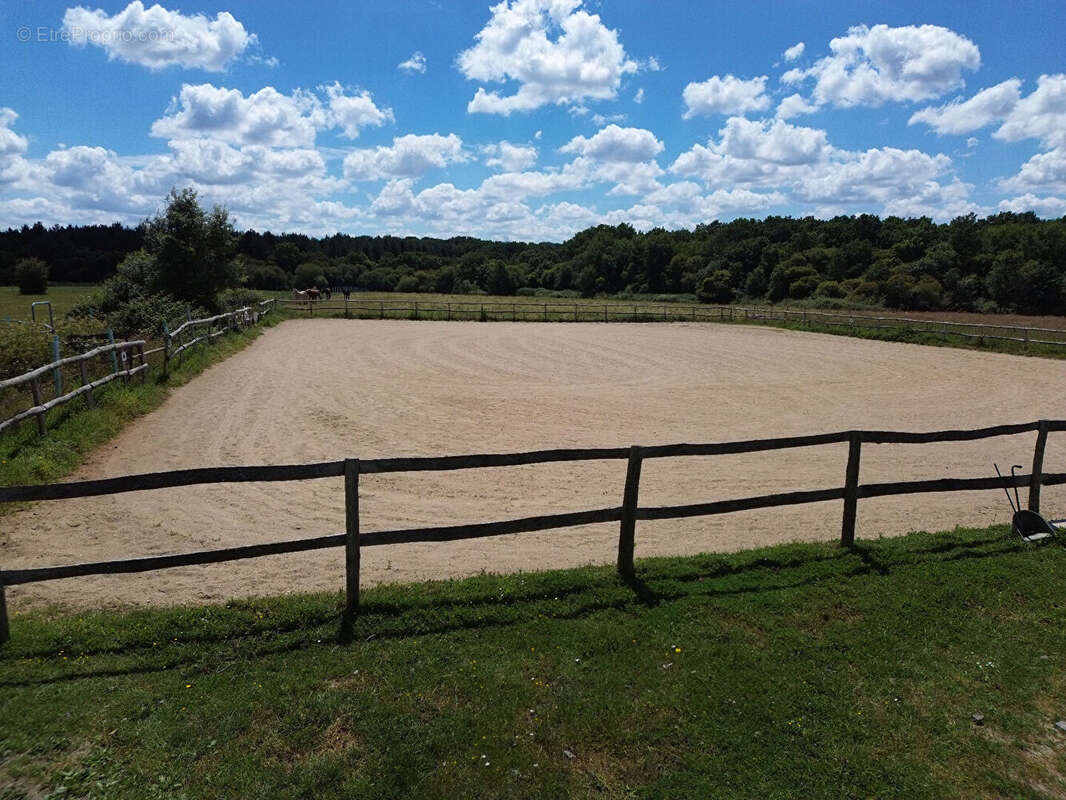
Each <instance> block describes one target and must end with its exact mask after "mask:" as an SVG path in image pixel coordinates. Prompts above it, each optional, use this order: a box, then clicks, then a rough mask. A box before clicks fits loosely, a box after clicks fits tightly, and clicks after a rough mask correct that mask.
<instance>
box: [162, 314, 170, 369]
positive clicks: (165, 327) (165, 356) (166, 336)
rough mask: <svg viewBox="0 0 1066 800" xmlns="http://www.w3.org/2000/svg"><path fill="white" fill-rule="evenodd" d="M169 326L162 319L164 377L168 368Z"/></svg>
mask: <svg viewBox="0 0 1066 800" xmlns="http://www.w3.org/2000/svg"><path fill="white" fill-rule="evenodd" d="M170 342H171V339H170V326H169V325H167V321H166V320H163V377H164V378H165V377H166V376H167V374H168V372H169V369H170Z"/></svg>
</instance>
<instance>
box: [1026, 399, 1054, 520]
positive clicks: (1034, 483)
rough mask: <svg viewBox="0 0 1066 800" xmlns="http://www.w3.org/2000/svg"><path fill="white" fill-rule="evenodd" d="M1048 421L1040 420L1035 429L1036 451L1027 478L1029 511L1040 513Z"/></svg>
mask: <svg viewBox="0 0 1066 800" xmlns="http://www.w3.org/2000/svg"><path fill="white" fill-rule="evenodd" d="M1048 427H1049V425H1048V421H1047V420H1046V419H1042V420H1040V427H1039V428H1038V429H1037V435H1036V449H1035V450H1034V451H1033V470H1032V476H1031V477H1030V478H1029V510H1030V511H1035V512H1036V513H1037V514H1039V513H1040V478H1041V476H1042V474H1043V472H1044V448H1045V447H1047V433H1048Z"/></svg>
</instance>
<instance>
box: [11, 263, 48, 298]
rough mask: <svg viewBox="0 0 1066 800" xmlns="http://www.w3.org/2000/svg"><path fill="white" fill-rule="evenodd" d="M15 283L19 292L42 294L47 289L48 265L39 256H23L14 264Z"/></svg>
mask: <svg viewBox="0 0 1066 800" xmlns="http://www.w3.org/2000/svg"><path fill="white" fill-rule="evenodd" d="M15 283H16V284H17V285H18V287H19V294H44V293H45V292H47V291H48V265H47V264H45V263H44V262H43V261H41V259H39V258H24V259H22V260H21V261H19V262H18V263H17V264H16V265H15Z"/></svg>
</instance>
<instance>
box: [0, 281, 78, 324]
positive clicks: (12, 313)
mask: <svg viewBox="0 0 1066 800" xmlns="http://www.w3.org/2000/svg"><path fill="white" fill-rule="evenodd" d="M98 288H99V284H91V283H89V284H75V285H56V286H49V287H48V293H47V294H19V290H18V287H17V286H0V319H3V318H5V317H11V319H30V316H31V315H30V304H31V303H34V302H36V301H38V300H48V301H49V302H51V304H52V313H53V314H54V315H55V318H56V319H57V320H58V319H59V318H60V317H61V316H62V315H64V314H66V313H67V312H68V311H70V309H72V308H73V307H74V306H75V305H76V304H78V303H79V302H81V301H82V300H83V299H84V298H86V297H88V296H89V295H91V294H92V293H93V292H94V291H95V290H96V289H98ZM37 321H38V322H42V321H43V322H48V309H47V308H43V307H41V308H38V309H37Z"/></svg>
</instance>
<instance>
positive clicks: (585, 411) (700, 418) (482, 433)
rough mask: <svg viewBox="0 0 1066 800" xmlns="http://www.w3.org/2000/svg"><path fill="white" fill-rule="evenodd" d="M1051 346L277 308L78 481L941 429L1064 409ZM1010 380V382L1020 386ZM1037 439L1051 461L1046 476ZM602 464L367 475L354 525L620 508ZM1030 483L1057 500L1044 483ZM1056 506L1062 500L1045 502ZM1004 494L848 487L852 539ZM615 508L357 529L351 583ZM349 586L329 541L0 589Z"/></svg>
mask: <svg viewBox="0 0 1066 800" xmlns="http://www.w3.org/2000/svg"><path fill="white" fill-rule="evenodd" d="M1063 383H1066V381H1064V380H1063V379H1062V378H1060V377H1059V375H1058V371H1057V370H1055V369H1054V363H1053V362H1046V361H1043V360H1040V359H1021V358H1015V357H1009V356H1002V355H997V354H987V353H972V352H963V351H957V350H948V349H942V348H923V347H915V346H909V345H899V344H890V343H882V342H869V341H860V340H852V339H842V338H840V337H830V336H820V335H812V334H797V333H791V332H785V331H780V330H772V329H754V328H735V327H727V326H718V325H611V326H603V325H585V324H580V325H568V326H544V325H535V324H525V325H523V324H509V323H500V324H493V325H479V324H478V323H432V322H420V323H411V322H402V321H384V322H379V321H347V322H346V321H339V320H296V321H290V322H286V323H284V324H282V325H281V326H279V327H277V328H275V329H273V330H271V331H270V332H268V333H266V334H265V335H264V336H263V337H262V338H261V339H260V340H258V341H257V342H255V343H254V344H253V345H252V346H251V347H249V348H248V349H247V350H246V351H244V352H242V353H240V354H239V355H237V356H234V357H233V358H231V359H230V360H228V361H227V362H226V363H225V364H222V365H219V366H216V367H214V368H212V369H211V370H209V371H208V372H207V373H205V374H204V375H202V376H201V377H199V378H197V379H196V380H194V381H193V382H191V383H190V384H189V385H187V386H185V387H182V388H181V389H179V390H177V391H175V392H174V394H173V395H172V397H171V398H170V399H169V400H168V401H167V403H166V404H165V405H164V406H163V408H161V409H160V410H159V411H157V412H155V413H154V414H152V415H151V416H149V417H147V418H145V419H143V420H141V421H140V422H138V423H136V424H134V425H133V426H131V427H130V428H129V429H127V430H126V431H125V432H124V433H123V434H122V435H121V436H120V437H119V438H118V439H116V440H115V442H114V443H113V445H112V447H111V448H109V449H107V450H105V451H102V452H100V453H99V454H98V455H97V457H95V458H94V459H93V461H92V463H90V464H89V465H87V466H86V467H85V468H84V469H82V470H81V471H80V472H79V473H78V474H77V475H75V476H74V478H75V479H83V478H92V477H105V476H112V475H121V474H129V473H136V472H150V471H157V470H160V469H176V468H185V467H189V468H191V467H200V466H215V465H225V464H231V465H247V464H256V463H307V462H311V461H322V460H336V459H338V458H344V457H360V458H374V457H379V458H380V457H394V456H399V455H454V454H462V453H469V452H509V451H518V450H535V449H548V448H555V447H603V446H627V445H629V444H644V445H649V444H663V443H672V442H679V441H690V442H691V441H697V442H714V441H732V440H738V439H754V438H767V437H773V436H784V435H802V434H810V433H822V432H826V431H832V430H841V429H850V428H866V429H885V430H893V429H895V430H937V429H944V428H955V427H980V426H984V425H995V424H1003V423H1009V422H1028V421H1030V420H1032V419H1036V418H1040V417H1045V418H1053V417H1057V416H1059V415H1060V409H1059V407H1058V404H1057V402H1056V398H1057V397H1058V396H1060V395H1061V393H1062V389H1063V388H1064V387H1063ZM1023 385H1024V386H1025V387H1026V392H1025V393H1024V395H1023V394H1020V393H1019V392H1018V391H1017V390H1016V387H1018V386H1023ZM1032 445H1033V442H1032V439H1031V437H1027V436H1026V437H1012V438H1003V439H996V440H991V441H985V442H974V443H962V444H951V445H912V446H896V445H891V446H889V445H885V446H870V447H865V448H864V449H863V471H862V480H863V482H874V481H886V482H887V481H899V480H906V479H934V478H941V477H945V476H951V477H980V476H986V475H989V474H991V463H990V462H991V461H992V460H998V461H999V462H1000V463H1001V464H1010V463H1022V464H1028V463H1029V462H1030V461H1031V458H1032ZM1063 452H1064V450H1063V447H1062V442H1061V441H1059V438H1058V437H1057V436H1056V435H1055V434H1052V438H1051V439H1050V440H1049V446H1048V453H1047V458H1046V463H1045V469H1046V470H1047V471H1049V472H1050V471H1060V470H1061V469H1062V464H1063V461H1064V459H1063V457H1062V456H1063ZM846 459H847V445H846V444H845V445H840V446H836V445H835V446H827V447H820V448H805V449H803V450H798V451H785V452H779V453H770V454H766V453H763V454H749V455H745V456H727V457H714V458H685V459H666V460H662V461H659V462H656V463H655V464H651V463H648V464H646V465H645V471H644V474H643V476H642V482H641V504H642V505H676V504H684V503H696V502H704V501H710V500H721V499H729V498H735V497H744V496H748V495H753V494H769V493H773V492H780V491H790V490H801V489H813V488H825V487H831V486H840V485H841V484H842V477H843V472H844V464H845V462H846ZM624 475H625V470H624V466H623V465H620V464H619V463H617V462H610V463H592V462H590V463H581V464H568V465H543V466H529V467H512V468H501V469H495V470H478V471H466V472H453V473H440V474H428V473H422V474H408V475H381V476H366V477H364V479H363V482H362V485H361V490H362V497H361V512H362V519H363V531H364V532H369V531H373V530H375V529H376V530H382V529H389V528H402V527H418V526H430V525H445V524H460V523H465V522H482V521H492V520H498V519H505V518H512V517H520V516H532V515H536V514H545V513H559V512H562V511H570V510H580V509H586V508H600V507H604V506H615V505H618V503H619V501H620V499H621V495H622V483H623V480H624ZM1064 496H1066V495H1063V493H1062V490H1061V489H1059V488H1047V489H1045V494H1044V506H1045V508H1047V509H1049V511H1050V512H1051V513H1052V515H1054V513H1055V507H1056V503H1061V502H1062V499H1063V497H1064ZM342 498H343V492H342V488H341V486H340V482H339V481H337V480H333V479H330V480H320V481H311V482H305V483H300V484H270V485H268V484H241V485H226V486H198V487H186V488H182V489H170V490H163V491H153V492H142V493H136V494H132V495H125V496H122V497H121V498H100V499H91V500H78V501H59V502H56V503H50V504H47V505H38V506H36V507H34V508H32V509H30V510H27V511H24V512H19V513H18V514H16V515H14V516H13V517H11V518H10V524H9V525H8V526H6V527H7V529H8V530H9V531H10V534H9V536H10V540H9V545H8V547H7V548H6V553H7V554H6V555H5V563H4V567H5V568H8V569H11V568H19V567H27V566H43V565H47V564H55V563H73V562H78V561H89V560H105V559H110V558H128V557H131V556H137V555H154V554H161V553H174V552H183V551H188V550H200V549H209V548H211V547H225V546H234V545H242V544H253V543H258V542H266V541H275V540H281V539H286V538H304V537H308V536H314V535H322V534H326V533H336V532H339V531H342V530H343V529H344V514H343V500H342ZM1060 507H1061V506H1060ZM1005 509H1006V503H1005V500H1004V499H1003V498H1002V494H1001V493H997V492H995V491H992V492H987V491H986V492H967V493H959V494H952V495H921V496H913V497H903V498H881V499H876V500H864V501H862V503H861V504H860V513H859V533H858V535H859V538H860V539H862V538H870V537H874V536H878V535H881V534H899V533H903V532H906V531H907V530H912V529H915V528H950V527H952V526H954V525H955V524H966V525H985V524H989V523H990V522H994V521H997V520H1003V519H1005V518H1006V517H1007V514H1006V512H1005ZM839 531H840V503H839V502H830V503H821V504H816V505H811V506H803V507H796V508H788V509H778V510H771V511H762V512H745V513H742V514H735V515H729V516H725V517H717V518H702V519H690V520H682V521H676V520H675V521H662V522H641V523H639V524H638V526H637V535H636V546H637V556H638V558H640V557H643V556H647V555H655V554H677V553H697V552H706V551H713V550H719V551H720V550H732V549H739V548H745V547H752V546H760V545H764V544H767V543H772V542H780V541H788V540H791V539H795V538H814V539H833V538H835V537H837V536H839ZM616 543H617V525H616V524H609V525H599V526H588V527H585V528H577V529H567V530H558V531H551V532H546V533H541V534H525V535H522V536H521V537H515V536H504V537H498V538H494V539H486V540H477V541H470V542H455V543H449V544H443V545H442V544H418V545H402V546H389V547H382V548H375V549H374V550H373V551H372V552H371V551H368V552H367V553H366V554H364V558H363V577H364V581H365V582H368V583H376V582H382V581H386V582H388V581H402V580H413V579H420V578H426V577H449V576H459V575H469V574H475V573H477V572H480V571H482V570H490V571H513V570H517V569H531V568H536V569H547V568H553V567H561V566H572V565H577V564H583V563H589V562H593V563H596V562H601V563H602V562H610V561H613V560H614V557H615V552H616V550H615V548H616ZM342 585H343V558H342V556H341V555H340V553H339V552H338V551H325V552H322V553H315V554H300V555H293V556H290V555H287V556H277V557H271V558H267V559H258V560H255V561H251V562H242V563H235V564H225V565H220V566H217V567H205V568H191V569H177V570H169V571H166V572H162V573H155V574H150V575H146V576H139V577H126V576H119V577H109V578H88V579H75V580H69V581H62V582H57V583H53V584H42V585H39V586H27V587H12V589H11V590H10V602H11V605H12V607H22V606H23V603H25V602H31V603H32V602H34V601H38V602H39V601H41V600H59V601H62V602H67V603H75V604H80V605H86V604H88V605H94V604H100V603H115V602H124V601H129V602H143V601H148V602H153V603H161V604H167V603H173V602H178V601H187V600H192V601H201V602H202V601H210V600H213V599H224V598H228V597H234V596H243V595H247V594H270V593H274V592H284V591H290V590H307V589H334V588H337V587H340V586H342Z"/></svg>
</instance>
